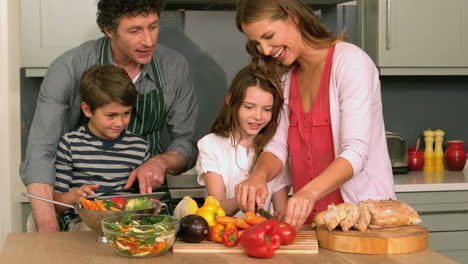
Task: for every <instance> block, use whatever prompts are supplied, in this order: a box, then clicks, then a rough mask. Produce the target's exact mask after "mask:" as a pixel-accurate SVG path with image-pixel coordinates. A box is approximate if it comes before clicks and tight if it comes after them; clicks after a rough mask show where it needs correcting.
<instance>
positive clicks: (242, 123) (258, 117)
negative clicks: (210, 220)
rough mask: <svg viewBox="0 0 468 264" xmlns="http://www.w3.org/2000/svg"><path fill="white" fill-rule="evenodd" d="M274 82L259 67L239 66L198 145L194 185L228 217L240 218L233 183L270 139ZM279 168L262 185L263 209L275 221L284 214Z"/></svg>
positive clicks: (277, 95) (275, 112)
mask: <svg viewBox="0 0 468 264" xmlns="http://www.w3.org/2000/svg"><path fill="white" fill-rule="evenodd" d="M278 83H279V82H277V81H274V80H270V79H268V78H267V77H266V75H264V74H263V73H262V72H261V71H260V70H259V69H251V68H249V67H244V68H243V69H241V70H240V71H239V73H237V75H236V76H235V77H234V80H233V81H232V85H231V88H230V89H229V91H228V93H227V95H226V100H225V103H224V105H223V106H222V108H221V111H220V113H219V114H218V116H217V118H216V119H215V121H214V123H213V125H212V126H211V134H209V135H207V136H205V137H203V138H202V139H200V141H198V149H199V151H200V154H199V156H198V161H197V166H196V168H197V172H198V183H200V184H202V185H206V189H207V192H208V195H211V196H214V197H215V198H216V199H218V200H219V201H220V203H221V206H222V208H223V209H224V210H225V211H226V214H228V215H235V216H237V217H242V216H243V213H242V212H240V211H239V206H238V204H237V202H236V200H235V198H234V189H235V185H236V184H238V183H240V182H242V181H244V180H245V179H246V177H247V176H248V173H249V172H250V171H251V170H252V165H253V164H255V161H256V160H257V158H258V157H259V155H260V153H261V152H262V151H263V147H264V146H265V145H266V144H267V143H268V142H269V141H270V140H271V139H272V137H273V135H274V134H275V131H276V128H277V126H278V122H279V120H278V117H279V113H280V111H281V107H282V104H283V99H282V92H281V90H280V89H279V84H278ZM286 172H287V169H286V168H285V169H283V171H282V172H281V173H280V175H279V176H278V177H277V178H275V180H272V181H270V182H269V183H268V193H269V195H268V196H267V199H266V202H265V203H264V204H263V207H264V208H265V209H266V210H269V207H270V202H271V200H273V206H274V211H275V212H274V215H275V216H276V217H277V218H278V219H279V220H281V219H282V218H283V217H284V215H285V212H286V204H287V194H288V191H289V184H290V180H289V175H288V174H287V173H286Z"/></svg>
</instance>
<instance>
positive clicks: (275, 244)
mask: <svg viewBox="0 0 468 264" xmlns="http://www.w3.org/2000/svg"><path fill="white" fill-rule="evenodd" d="M239 242H240V244H241V245H242V246H243V247H244V252H245V254H247V255H249V256H252V257H257V258H271V257H273V254H274V253H275V250H277V249H278V248H279V247H280V245H281V238H280V236H279V234H278V224H277V221H276V220H272V219H270V220H266V221H264V222H262V223H260V224H258V225H255V226H253V227H251V228H249V229H247V230H246V231H245V232H244V233H243V234H242V235H241V237H240V238H239Z"/></svg>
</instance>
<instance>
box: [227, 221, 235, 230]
mask: <svg viewBox="0 0 468 264" xmlns="http://www.w3.org/2000/svg"><path fill="white" fill-rule="evenodd" d="M228 230H236V231H237V226H236V224H235V223H227V225H226V231H228Z"/></svg>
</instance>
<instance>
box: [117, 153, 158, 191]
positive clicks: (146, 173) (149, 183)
mask: <svg viewBox="0 0 468 264" xmlns="http://www.w3.org/2000/svg"><path fill="white" fill-rule="evenodd" d="M166 167H167V166H166V163H165V162H164V161H163V160H162V159H160V158H158V156H154V157H152V158H151V159H149V160H147V161H146V162H145V163H143V164H142V165H140V166H139V167H138V168H136V169H134V170H133V171H132V172H131V173H130V177H129V178H128V180H127V184H125V186H124V189H128V188H130V187H131V186H132V184H133V183H134V182H135V180H136V179H138V184H139V187H140V193H151V192H153V188H157V187H159V186H160V185H161V184H163V183H164V174H165V172H166Z"/></svg>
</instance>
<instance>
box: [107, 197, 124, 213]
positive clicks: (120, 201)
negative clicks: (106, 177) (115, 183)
mask: <svg viewBox="0 0 468 264" xmlns="http://www.w3.org/2000/svg"><path fill="white" fill-rule="evenodd" d="M110 201H111V202H113V203H115V205H117V206H118V207H119V209H120V210H123V208H124V206H125V204H126V203H127V199H125V198H123V197H121V196H115V197H112V199H110Z"/></svg>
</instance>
